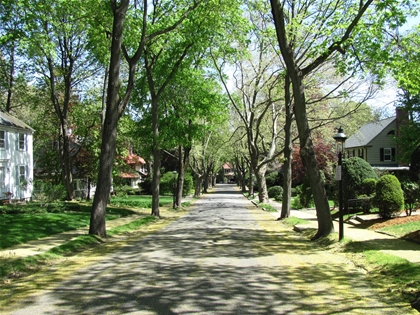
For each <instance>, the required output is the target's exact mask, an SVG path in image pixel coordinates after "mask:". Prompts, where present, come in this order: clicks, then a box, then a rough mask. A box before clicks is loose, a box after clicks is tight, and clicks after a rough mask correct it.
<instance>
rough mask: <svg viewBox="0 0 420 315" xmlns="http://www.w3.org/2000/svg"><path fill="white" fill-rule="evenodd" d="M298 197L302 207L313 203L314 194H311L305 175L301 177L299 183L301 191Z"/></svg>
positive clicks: (310, 205) (311, 205)
mask: <svg viewBox="0 0 420 315" xmlns="http://www.w3.org/2000/svg"><path fill="white" fill-rule="evenodd" d="M298 198H299V202H300V204H301V205H302V208H310V207H313V206H314V204H315V203H314V196H313V195H312V189H311V186H310V184H309V178H308V176H307V175H305V176H304V177H303V184H302V185H301V192H300V194H299V196H298Z"/></svg>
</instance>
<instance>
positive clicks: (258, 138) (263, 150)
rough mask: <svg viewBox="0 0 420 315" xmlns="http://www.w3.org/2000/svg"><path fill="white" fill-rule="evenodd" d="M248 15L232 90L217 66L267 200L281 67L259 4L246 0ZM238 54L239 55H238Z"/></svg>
mask: <svg viewBox="0 0 420 315" xmlns="http://www.w3.org/2000/svg"><path fill="white" fill-rule="evenodd" d="M248 5H249V8H248V14H249V19H250V21H251V24H252V28H251V32H250V33H249V34H248V37H249V42H250V44H249V45H248V46H247V47H244V48H243V49H244V50H246V51H247V54H248V57H247V58H245V59H244V58H241V59H240V60H237V61H236V62H235V63H234V65H233V67H234V70H233V84H234V87H235V89H236V90H235V91H230V89H229V86H228V84H227V82H226V81H224V79H223V72H222V67H221V66H220V65H217V60H216V59H214V62H215V65H216V67H217V68H218V71H219V75H220V78H221V79H222V81H223V85H224V87H225V90H226V92H227V93H228V95H229V99H230V102H231V106H232V108H233V110H234V111H235V113H236V115H238V117H239V119H240V121H241V125H240V128H243V130H244V131H245V136H246V139H247V141H246V147H247V149H248V157H249V160H250V167H251V168H252V170H253V173H254V174H255V175H256V179H257V185H258V198H259V201H260V202H261V203H268V202H269V198H268V193H267V185H266V181H265V173H266V171H267V166H268V164H269V163H270V162H273V161H274V159H275V158H277V157H278V156H279V155H280V154H281V152H282V150H280V149H278V147H277V145H278V142H279V138H280V134H281V129H280V127H279V125H280V122H279V117H280V114H281V113H282V111H283V102H282V98H283V96H282V94H281V92H280V91H281V88H280V83H281V80H280V79H281V77H282V70H283V69H282V67H281V65H280V66H279V65H277V62H276V61H275V60H277V55H276V52H275V49H273V46H272V44H271V38H270V37H269V35H270V31H269V29H268V28H267V26H266V25H265V22H266V21H265V19H266V17H264V14H262V12H263V4H262V3H261V2H257V1H255V2H249V3H248ZM241 57H242V56H241Z"/></svg>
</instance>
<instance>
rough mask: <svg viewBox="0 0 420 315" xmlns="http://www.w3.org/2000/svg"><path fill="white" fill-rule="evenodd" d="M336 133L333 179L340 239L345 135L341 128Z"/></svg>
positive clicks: (341, 236)
mask: <svg viewBox="0 0 420 315" xmlns="http://www.w3.org/2000/svg"><path fill="white" fill-rule="evenodd" d="M336 130H337V134H336V135H334V137H333V138H334V140H335V142H336V145H337V152H338V165H337V169H336V173H335V179H336V180H338V207H339V221H338V229H339V231H338V240H339V241H341V240H342V239H343V237H344V219H343V181H342V167H341V166H342V161H343V154H344V142H346V139H347V137H346V135H345V134H344V132H343V128H341V127H340V128H337V129H336Z"/></svg>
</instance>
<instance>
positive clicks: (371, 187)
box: [362, 178, 377, 196]
mask: <svg viewBox="0 0 420 315" xmlns="http://www.w3.org/2000/svg"><path fill="white" fill-rule="evenodd" d="M376 182H377V180H376V179H375V178H365V179H364V180H363V182H362V190H363V195H366V196H372V195H373V194H374V193H375V189H376Z"/></svg>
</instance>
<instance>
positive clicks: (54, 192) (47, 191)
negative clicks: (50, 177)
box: [32, 181, 67, 203]
mask: <svg viewBox="0 0 420 315" xmlns="http://www.w3.org/2000/svg"><path fill="white" fill-rule="evenodd" d="M36 184H37V186H40V189H39V190H37V191H34V193H33V194H32V198H33V199H34V200H36V201H40V202H44V203H48V202H53V201H57V200H64V199H66V196H67V192H66V189H65V188H64V185H62V184H58V185H54V184H52V183H50V182H40V181H37V183H36Z"/></svg>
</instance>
